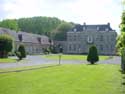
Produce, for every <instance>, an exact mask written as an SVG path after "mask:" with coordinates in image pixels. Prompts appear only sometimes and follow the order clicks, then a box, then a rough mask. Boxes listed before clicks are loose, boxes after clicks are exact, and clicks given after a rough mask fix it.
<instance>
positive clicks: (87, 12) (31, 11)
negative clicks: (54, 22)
mask: <svg viewBox="0 0 125 94" xmlns="http://www.w3.org/2000/svg"><path fill="white" fill-rule="evenodd" d="M121 14H122V5H121V0H0V20H3V19H11V18H12V19H13V18H21V17H33V16H48V17H57V18H59V19H61V20H65V21H68V22H74V23H80V24H83V23H84V22H86V24H107V23H108V22H110V24H111V27H112V28H113V29H115V30H116V31H117V32H118V31H119V28H118V26H119V23H120V22H121Z"/></svg>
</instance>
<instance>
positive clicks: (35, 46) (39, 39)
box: [0, 28, 50, 54]
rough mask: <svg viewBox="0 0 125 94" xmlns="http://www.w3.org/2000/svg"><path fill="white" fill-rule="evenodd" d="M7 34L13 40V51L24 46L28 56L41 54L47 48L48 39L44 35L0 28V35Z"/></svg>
mask: <svg viewBox="0 0 125 94" xmlns="http://www.w3.org/2000/svg"><path fill="white" fill-rule="evenodd" d="M1 34H8V35H10V36H12V37H13V38H14V49H15V50H17V49H18V47H19V45H20V44H24V46H25V49H26V52H27V53H28V54H40V53H43V49H44V48H47V47H49V45H50V43H49V38H48V37H47V36H45V35H37V34H32V33H26V32H22V31H19V32H17V33H16V31H13V30H10V29H6V28H0V35H1Z"/></svg>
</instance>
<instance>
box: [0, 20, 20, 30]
mask: <svg viewBox="0 0 125 94" xmlns="http://www.w3.org/2000/svg"><path fill="white" fill-rule="evenodd" d="M0 27H4V28H9V29H11V30H15V31H18V30H19V26H18V23H17V21H16V20H15V19H11V20H10V19H6V20H3V21H2V22H0Z"/></svg>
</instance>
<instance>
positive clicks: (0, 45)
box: [0, 34, 13, 58]
mask: <svg viewBox="0 0 125 94" xmlns="http://www.w3.org/2000/svg"><path fill="white" fill-rule="evenodd" d="M12 49H13V38H12V37H11V36H9V35H7V34H3V35H0V58H6V57H8V53H9V52H11V51H12Z"/></svg>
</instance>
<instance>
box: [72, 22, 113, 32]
mask: <svg viewBox="0 0 125 94" xmlns="http://www.w3.org/2000/svg"><path fill="white" fill-rule="evenodd" d="M84 28H85V30H84ZM97 28H98V29H97ZM74 29H76V30H75V31H106V29H108V31H114V30H113V29H112V28H111V27H110V23H108V24H98V25H86V24H85V23H84V25H80V24H76V25H75V26H74V27H73V28H72V30H71V31H74Z"/></svg>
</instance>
